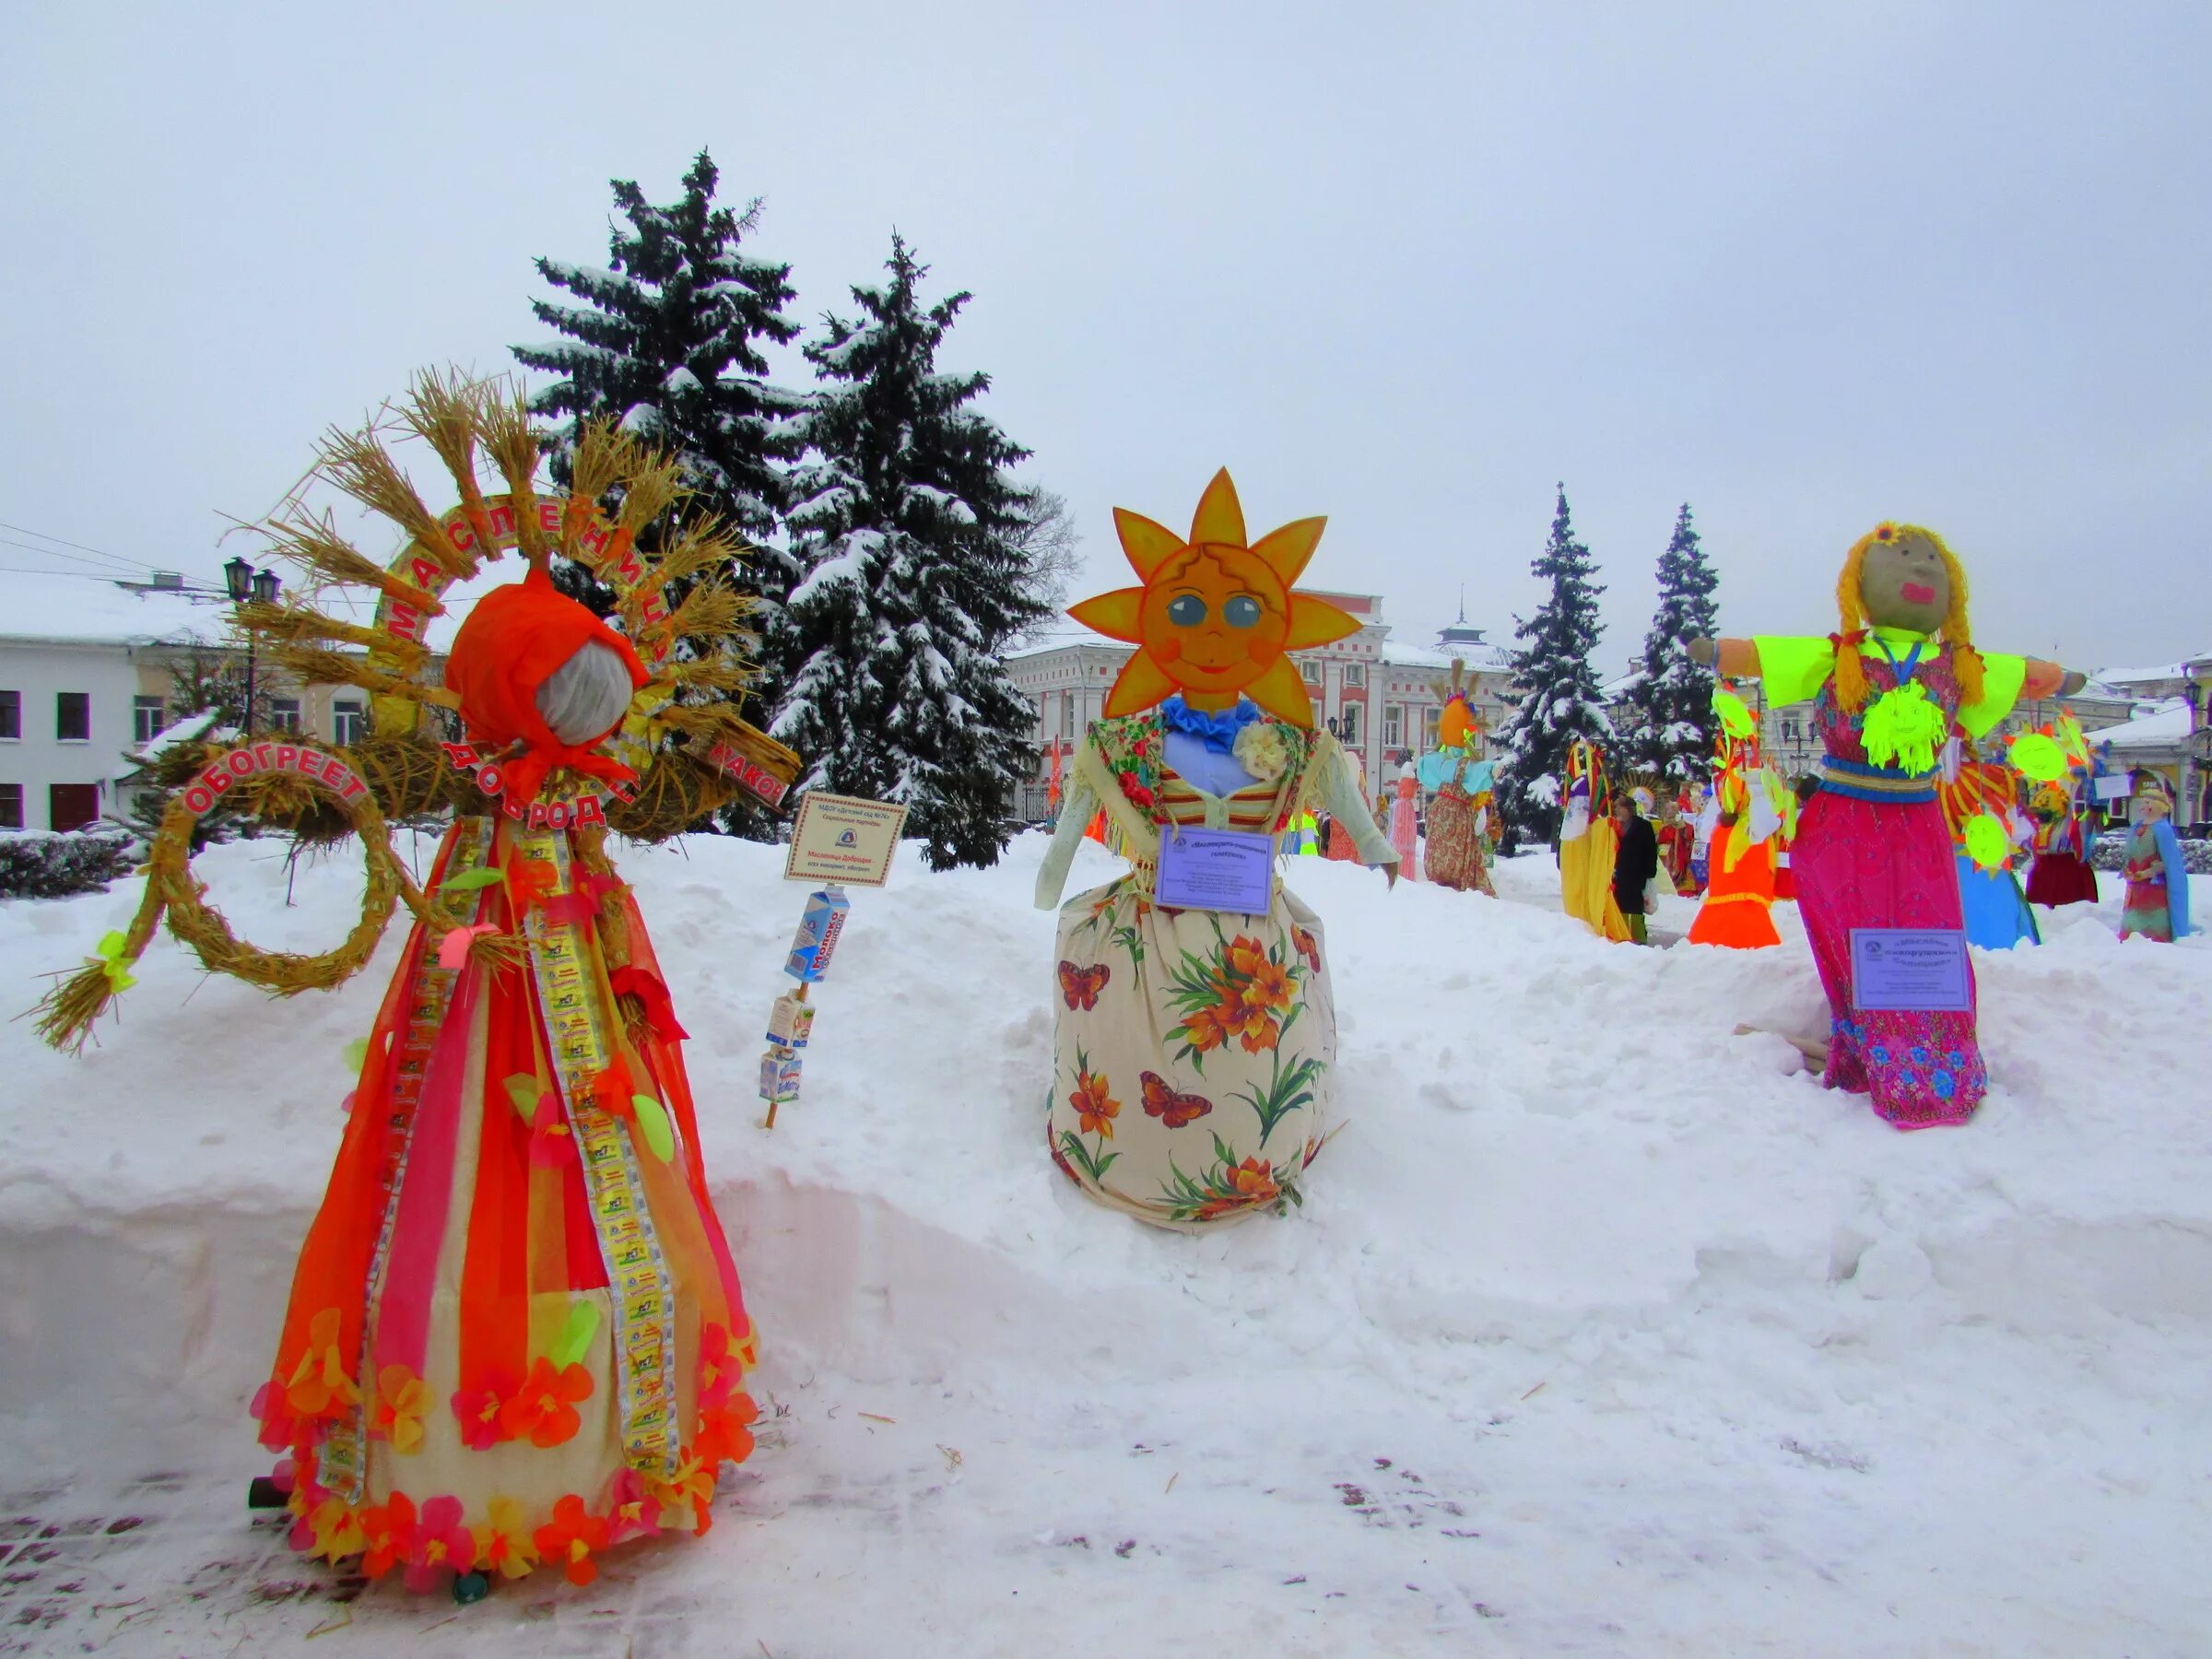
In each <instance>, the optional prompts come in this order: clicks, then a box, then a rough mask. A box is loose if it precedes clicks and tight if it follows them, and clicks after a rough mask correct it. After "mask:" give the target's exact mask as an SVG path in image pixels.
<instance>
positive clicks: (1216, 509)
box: [1191, 466, 1245, 547]
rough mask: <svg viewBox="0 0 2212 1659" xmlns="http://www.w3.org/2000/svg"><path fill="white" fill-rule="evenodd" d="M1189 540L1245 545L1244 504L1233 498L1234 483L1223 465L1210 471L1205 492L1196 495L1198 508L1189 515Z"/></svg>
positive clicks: (1235, 492)
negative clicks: (1211, 474)
mask: <svg viewBox="0 0 2212 1659" xmlns="http://www.w3.org/2000/svg"><path fill="white" fill-rule="evenodd" d="M1191 541H1192V542H1193V544H1196V543H1198V542H1220V543H1222V544H1224V545H1225V546H1228V547H1243V546H1244V545H1245V544H1244V508H1243V506H1242V504H1241V502H1239V501H1238V500H1237V487H1236V485H1235V484H1234V483H1233V482H1232V481H1231V480H1230V476H1229V468H1228V467H1226V466H1225V467H1223V468H1222V469H1221V470H1220V471H1219V472H1218V473H1216V474H1215V475H1214V477H1213V481H1212V482H1211V483H1209V484H1207V485H1206V493H1205V494H1204V495H1202V496H1200V497H1199V498H1198V511H1197V512H1194V513H1193V514H1192V515H1191Z"/></svg>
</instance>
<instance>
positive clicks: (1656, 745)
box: [1622, 501, 1720, 786]
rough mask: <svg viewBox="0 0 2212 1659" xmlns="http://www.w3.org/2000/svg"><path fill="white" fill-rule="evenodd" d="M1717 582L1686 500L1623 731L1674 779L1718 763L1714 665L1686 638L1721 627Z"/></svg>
mask: <svg viewBox="0 0 2212 1659" xmlns="http://www.w3.org/2000/svg"><path fill="white" fill-rule="evenodd" d="M1719 586H1720V578H1719V577H1717V576H1716V575H1714V574H1713V570H1712V566H1711V565H1709V564H1707V563H1706V562H1705V552H1704V549H1703V548H1702V547H1700V546H1699V545H1698V533H1697V531H1696V529H1695V528H1694V527H1693V526H1692V525H1691V524H1690V522H1689V503H1688V502H1687V501H1685V502H1684V503H1683V504H1682V512H1681V514H1680V516H1679V517H1677V519H1676V520H1675V534H1674V535H1673V536H1672V538H1670V539H1669V540H1668V542H1667V544H1666V551H1665V552H1664V553H1662V554H1661V555H1660V556H1659V608H1658V609H1657V610H1656V611H1654V612H1653V614H1652V630H1651V632H1650V633H1648V634H1646V635H1645V636H1644V640H1643V660H1642V662H1641V664H1639V665H1638V667H1637V677H1636V683H1635V685H1634V686H1633V687H1631V688H1630V691H1629V704H1630V710H1631V711H1632V712H1631V715H1630V721H1629V729H1628V730H1627V731H1626V732H1625V733H1623V734H1622V736H1623V739H1624V741H1623V745H1622V747H1623V748H1624V749H1625V750H1626V751H1627V759H1628V763H1629V765H1630V767H1631V768H1633V769H1634V770H1635V771H1640V772H1642V773H1644V774H1646V775H1647V776H1650V777H1653V778H1657V779H1659V780H1661V781H1662V782H1665V783H1667V784H1669V785H1676V786H1678V785H1681V784H1685V783H1695V782H1700V781H1702V780H1703V778H1704V777H1705V775H1706V773H1707V772H1708V771H1711V770H1712V739H1713V728H1714V725H1715V724H1716V722H1715V720H1714V717H1713V712H1712V669H1710V668H1703V667H1700V666H1699V665H1697V664H1696V663H1693V662H1691V661H1690V659H1689V648H1688V641H1691V640H1693V639H1697V638H1699V637H1700V636H1702V637H1705V638H1708V639H1709V638H1711V637H1712V635H1714V634H1716V633H1718V632H1719V631H1720V606H1718V605H1716V604H1715V603H1714V601H1713V597H1712V595H1713V593H1714V591H1715V590H1716V589H1717V588H1718V587H1719Z"/></svg>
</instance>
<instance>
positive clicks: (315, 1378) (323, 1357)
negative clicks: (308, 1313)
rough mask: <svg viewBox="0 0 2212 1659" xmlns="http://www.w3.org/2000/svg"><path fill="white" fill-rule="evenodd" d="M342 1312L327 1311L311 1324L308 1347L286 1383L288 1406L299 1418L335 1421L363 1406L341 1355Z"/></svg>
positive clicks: (318, 1315) (315, 1317) (317, 1316)
mask: <svg viewBox="0 0 2212 1659" xmlns="http://www.w3.org/2000/svg"><path fill="white" fill-rule="evenodd" d="M338 1330H339V1321H338V1311H337V1310H336V1309H335V1308H325V1309H324V1310H323V1312H320V1313H318V1314H316V1315H315V1316H314V1318H313V1319H312V1320H310V1321H309V1322H308V1326H307V1347H306V1349H305V1350H304V1351H303V1352H302V1353H301V1354H300V1363H299V1364H298V1365H297V1366H295V1367H294V1368H293V1370H292V1374H291V1376H290V1378H289V1379H288V1381H287V1382H286V1383H285V1388H284V1393H285V1403H286V1405H288V1406H290V1408H291V1412H292V1415H293V1416H294V1417H299V1418H335V1417H339V1416H342V1415H343V1414H344V1412H345V1411H346V1410H347V1408H348V1407H350V1406H355V1405H357V1404H359V1400H360V1397H361V1395H360V1391H359V1389H357V1388H355V1387H354V1385H353V1379H352V1377H351V1376H350V1375H348V1374H347V1370H346V1360H345V1357H344V1356H343V1355H341V1354H340V1353H339V1352H338Z"/></svg>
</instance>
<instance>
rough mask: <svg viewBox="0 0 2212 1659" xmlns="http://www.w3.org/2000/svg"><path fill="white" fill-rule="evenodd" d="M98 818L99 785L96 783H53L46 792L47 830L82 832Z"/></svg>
mask: <svg viewBox="0 0 2212 1659" xmlns="http://www.w3.org/2000/svg"><path fill="white" fill-rule="evenodd" d="M99 818H100V785H99V784H97V783H53V784H49V785H48V786H47V790H46V824H47V827H48V828H49V829H52V830H82V829H83V828H84V827H85V826H86V825H87V824H90V823H96V822H98V821H99Z"/></svg>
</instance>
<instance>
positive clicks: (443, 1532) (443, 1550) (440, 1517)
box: [406, 1498, 477, 1595]
mask: <svg viewBox="0 0 2212 1659" xmlns="http://www.w3.org/2000/svg"><path fill="white" fill-rule="evenodd" d="M476 1562H477V1541H476V1539H475V1538H474V1537H473V1536H471V1535H470V1533H469V1530H468V1528H467V1527H465V1526H464V1525H462V1524H461V1500H460V1499H458V1498H433V1499H431V1500H429V1502H428V1503H426V1504H424V1505H423V1506H422V1516H421V1519H420V1520H419V1521H418V1522H417V1524H416V1527H415V1547H414V1548H413V1549H412V1550H411V1551H410V1552H409V1554H408V1556H407V1571H406V1585H407V1588H408V1589H410V1590H412V1591H414V1592H415V1593H416V1594H418V1595H421V1594H429V1592H430V1591H432V1590H435V1589H437V1588H438V1587H439V1585H440V1584H441V1583H443V1582H444V1580H445V1575H446V1574H447V1573H449V1572H466V1571H468V1570H469V1569H470V1568H471V1567H473V1566H475V1565H476Z"/></svg>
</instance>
